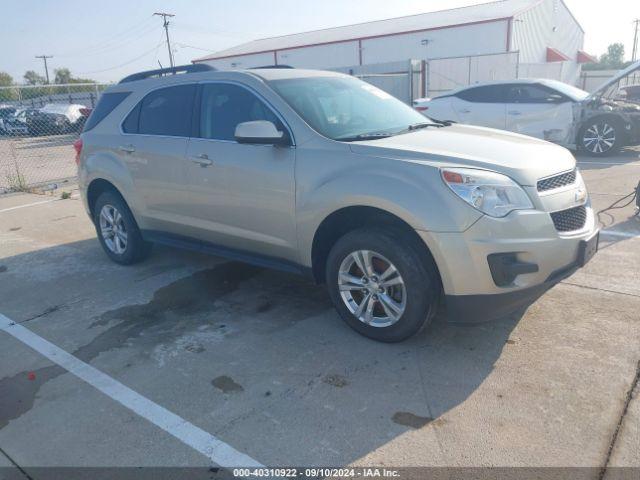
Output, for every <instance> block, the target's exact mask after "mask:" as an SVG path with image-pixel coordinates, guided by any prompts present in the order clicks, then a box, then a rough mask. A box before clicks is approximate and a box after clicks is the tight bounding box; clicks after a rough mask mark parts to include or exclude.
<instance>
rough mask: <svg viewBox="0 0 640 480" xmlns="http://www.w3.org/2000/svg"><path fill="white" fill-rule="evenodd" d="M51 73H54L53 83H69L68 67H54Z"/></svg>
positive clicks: (69, 72)
mask: <svg viewBox="0 0 640 480" xmlns="http://www.w3.org/2000/svg"><path fill="white" fill-rule="evenodd" d="M53 73H54V75H55V79H54V80H53V81H54V83H71V70H69V69H68V68H56V69H55V70H54V71H53Z"/></svg>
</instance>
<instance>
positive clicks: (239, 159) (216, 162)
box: [185, 82, 298, 261]
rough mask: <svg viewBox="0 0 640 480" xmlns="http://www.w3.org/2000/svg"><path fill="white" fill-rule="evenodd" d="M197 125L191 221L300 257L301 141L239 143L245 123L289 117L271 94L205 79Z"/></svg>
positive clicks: (228, 242)
mask: <svg viewBox="0 0 640 480" xmlns="http://www.w3.org/2000/svg"><path fill="white" fill-rule="evenodd" d="M201 89H202V90H201V95H200V107H199V114H198V117H199V121H198V124H199V127H198V130H199V131H198V132H196V134H195V135H194V137H193V138H191V139H190V140H189V145H188V147H187V158H186V160H185V164H186V168H185V170H186V183H187V190H188V195H187V197H186V198H185V200H186V202H187V203H188V209H185V211H188V216H189V217H190V218H189V219H188V223H189V229H191V231H193V232H196V234H197V236H198V237H199V238H201V239H203V240H205V241H208V242H211V243H213V244H216V245H218V246H224V247H229V248H233V249H237V250H241V251H245V252H249V253H259V254H261V255H267V256H271V257H277V258H280V259H286V260H290V261H297V260H298V259H297V256H296V253H295V252H296V251H297V249H296V243H297V240H296V231H295V181H294V168H295V148H294V147H289V146H273V145H251V144H240V143H238V142H236V141H235V136H234V133H235V129H236V126H237V125H238V124H239V123H242V122H247V121H252V120H268V121H271V122H273V123H274V124H275V125H276V127H277V128H278V129H279V130H283V129H285V128H286V127H285V125H284V124H283V122H282V121H281V120H280V118H279V117H278V116H277V115H276V114H275V113H274V111H273V109H272V108H271V107H270V106H268V105H267V103H266V102H265V101H263V100H262V99H261V98H259V97H258V96H257V95H256V94H255V93H254V92H253V91H251V90H249V89H248V88H246V87H244V86H241V85H239V84H234V83H222V82H219V83H218V82H215V83H212V82H207V83H203V84H202V85H201Z"/></svg>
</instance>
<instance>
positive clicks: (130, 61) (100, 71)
mask: <svg viewBox="0 0 640 480" xmlns="http://www.w3.org/2000/svg"><path fill="white" fill-rule="evenodd" d="M163 43H164V42H159V43H158V44H157V45H154V46H153V48H150V49H149V50H147V51H145V52H144V53H142V54H140V55H139V56H137V57H136V58H132V59H131V60H129V61H127V62H124V63H121V64H120V65H115V66H113V67H109V68H104V69H102V70H93V71H91V72H80V73H79V74H78V75H90V74H92V73H102V72H108V71H109V70H115V69H116V68H120V67H125V66H127V65H129V64H130V63H133V62H135V61H136V60H140V59H141V58H142V57H145V56H147V55H149V54H150V53H151V52H153V51H155V52H157V51H158V48H159V47H160V45H162V44H163Z"/></svg>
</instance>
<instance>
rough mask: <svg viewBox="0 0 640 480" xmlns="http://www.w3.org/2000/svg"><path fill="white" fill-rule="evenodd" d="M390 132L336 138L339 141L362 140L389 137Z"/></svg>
mask: <svg viewBox="0 0 640 480" xmlns="http://www.w3.org/2000/svg"><path fill="white" fill-rule="evenodd" d="M390 136H391V134H390V133H361V134H360V135H354V136H352V137H342V138H336V140H338V141H339V142H364V141H366V140H379V139H381V138H388V137H390Z"/></svg>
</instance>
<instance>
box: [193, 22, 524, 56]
mask: <svg viewBox="0 0 640 480" xmlns="http://www.w3.org/2000/svg"><path fill="white" fill-rule="evenodd" d="M512 19H513V17H501V18H493V19H491V20H478V21H477V22H467V23H456V24H454V25H443V26H440V27H432V28H421V29H418V30H407V31H405V32H394V33H384V34H380V35H370V36H368V37H354V38H347V39H345V40H334V41H331V42H320V43H310V44H306V45H296V46H295V47H284V48H278V49H277V50H278V51H279V52H281V51H283V50H296V49H298V48H309V47H319V46H322V45H333V44H336V43H350V42H361V41H362V40H372V39H375V38H384V37H395V36H398V35H406V34H409V33H419V32H430V31H433V30H443V29H445V28H455V27H466V26H468V25H480V24H484V23H495V22H504V21H505V20H512ZM271 52H273V50H260V51H258V52H247V53H236V54H234V55H224V56H222V57H213V56H212V57H203V58H197V59H195V60H192V63H197V62H206V61H209V60H223V59H225V58H234V57H246V56H247V55H260V54H261V53H271Z"/></svg>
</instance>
